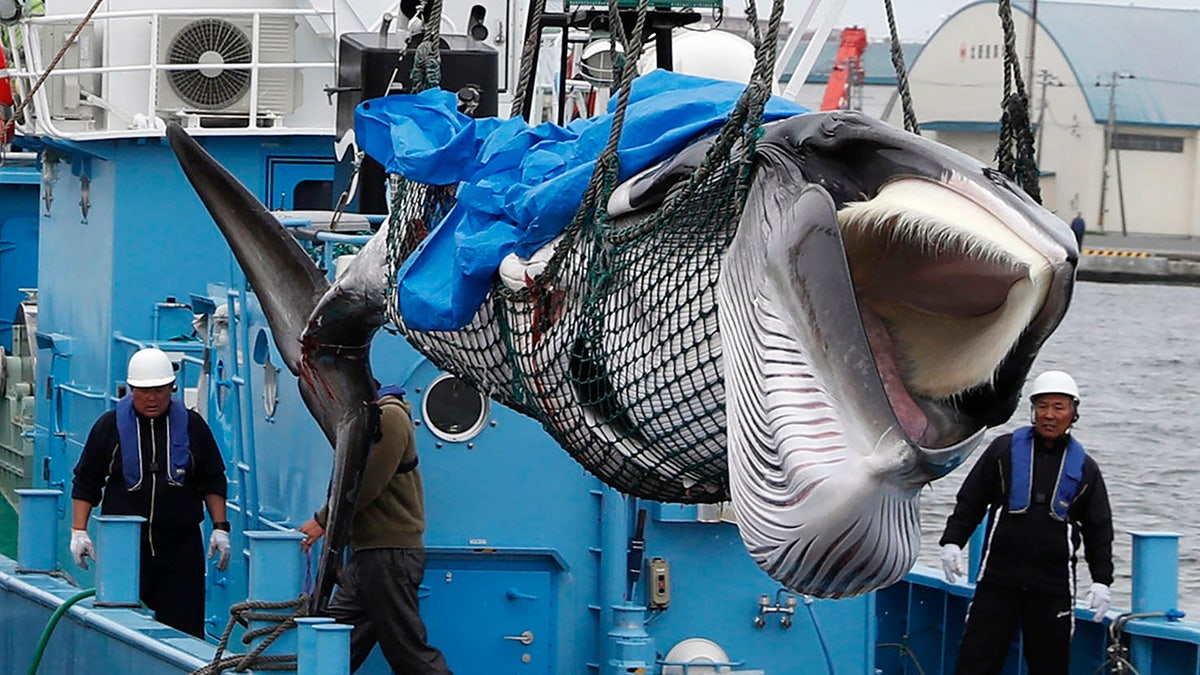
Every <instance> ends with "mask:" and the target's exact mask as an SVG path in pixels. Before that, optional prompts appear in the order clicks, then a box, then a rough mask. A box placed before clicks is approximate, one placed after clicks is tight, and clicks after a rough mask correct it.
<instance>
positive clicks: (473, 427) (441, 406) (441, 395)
mask: <svg viewBox="0 0 1200 675" xmlns="http://www.w3.org/2000/svg"><path fill="white" fill-rule="evenodd" d="M489 407H490V406H489V401H488V400H487V398H485V397H484V396H483V395H482V394H480V393H479V392H478V391H475V389H474V388H473V387H471V385H469V384H467V383H466V382H464V381H463V380H461V379H459V378H457V377H455V376H453V375H448V374H447V375H441V376H439V377H438V378H437V379H435V380H434V381H433V383H432V384H430V385H429V388H427V389H426V390H425V397H424V398H423V399H422V401H421V415H422V417H424V419H425V424H426V425H428V426H429V430H430V431H431V432H433V435H434V436H437V437H438V438H440V439H442V440H445V441H450V442H451V443H458V442H461V441H466V440H469V439H472V438H475V437H476V436H478V435H479V432H480V431H482V430H483V427H484V425H485V424H486V423H487V416H488V411H489Z"/></svg>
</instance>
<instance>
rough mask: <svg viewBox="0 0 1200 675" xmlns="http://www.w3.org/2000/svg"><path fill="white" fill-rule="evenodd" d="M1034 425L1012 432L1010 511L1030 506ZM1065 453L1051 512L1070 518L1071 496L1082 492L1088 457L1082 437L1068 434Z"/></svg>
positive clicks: (1051, 513) (1060, 518)
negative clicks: (1084, 466) (1080, 490)
mask: <svg viewBox="0 0 1200 675" xmlns="http://www.w3.org/2000/svg"><path fill="white" fill-rule="evenodd" d="M1033 442H1034V439H1033V427H1031V426H1024V427H1021V428H1020V429H1017V430H1016V431H1014V432H1013V435H1012V489H1011V490H1009V493H1008V512H1009V513H1024V512H1025V510H1026V509H1028V508H1029V498H1030V492H1031V491H1032V489H1033V485H1032V483H1033ZM1065 453H1066V456H1065V457H1064V458H1063V462H1062V465H1061V469H1060V473H1059V476H1058V480H1057V481H1056V483H1055V488H1054V501H1053V502H1051V504H1050V515H1052V516H1054V517H1055V518H1057V519H1059V520H1066V519H1067V509H1068V508H1069V507H1070V506H1071V500H1072V499H1075V494H1076V493H1077V492H1079V483H1080V482H1082V481H1083V460H1084V458H1085V457H1087V453H1085V452H1084V450H1083V446H1082V445H1080V444H1079V441H1077V440H1075V439H1074V438H1071V437H1070V436H1068V437H1067V449H1066V451H1065Z"/></svg>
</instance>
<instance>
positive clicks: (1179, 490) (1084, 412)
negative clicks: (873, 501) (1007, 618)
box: [920, 282, 1200, 621]
mask: <svg viewBox="0 0 1200 675" xmlns="http://www.w3.org/2000/svg"><path fill="white" fill-rule="evenodd" d="M1049 369H1061V370H1066V371H1068V372H1070V373H1072V374H1073V375H1074V376H1075V379H1076V380H1077V381H1078V383H1079V388H1080V397H1081V399H1082V403H1081V405H1080V410H1079V412H1080V420H1079V422H1078V423H1077V424H1076V426H1075V432H1074V433H1075V435H1076V438H1078V439H1079V440H1080V441H1081V442H1082V443H1083V445H1084V447H1085V448H1087V450H1088V452H1089V453H1090V454H1091V455H1092V456H1093V457H1095V459H1096V460H1097V461H1098V462H1099V464H1100V469H1101V471H1102V473H1103V475H1104V480H1105V483H1106V484H1107V486H1108V493H1109V498H1110V501H1111V502H1112V508H1113V525H1114V529H1115V531H1116V541H1115V543H1114V552H1113V553H1114V559H1115V560H1114V562H1115V564H1116V580H1115V583H1114V585H1113V605H1114V607H1117V608H1128V607H1129V592H1130V537H1129V534H1128V533H1129V532H1130V531H1157V532H1175V533H1177V534H1179V535H1181V537H1180V540H1179V595H1180V599H1179V608H1180V609H1181V610H1183V611H1185V612H1187V613H1188V618H1189V619H1191V620H1193V621H1194V620H1200V503H1198V500H1200V288H1197V287H1189V286H1152V285H1119V284H1098V283H1087V282H1081V283H1079V284H1077V285H1076V287H1075V296H1074V299H1073V301H1072V305H1071V309H1070V311H1068V312H1067V316H1066V318H1065V319H1064V321H1063V323H1062V325H1061V326H1059V328H1058V330H1057V331H1056V332H1055V334H1054V335H1053V336H1052V337H1051V338H1050V340H1049V341H1048V342H1047V344H1046V345H1045V347H1044V348H1043V349H1042V352H1041V354H1040V355H1039V357H1038V361H1037V363H1036V364H1035V365H1034V368H1033V371H1032V372H1031V377H1032V376H1036V375H1037V374H1038V373H1040V372H1041V371H1043V370H1049ZM1028 410H1029V409H1028V407H1027V406H1026V405H1022V407H1020V408H1018V409H1017V412H1016V414H1014V415H1013V419H1012V420H1011V422H1010V423H1009V424H1008V425H1006V426H1005V427H1003V428H1001V429H999V430H994V431H993V432H991V433H989V435H988V437H987V439H986V440H985V443H986V442H989V441H990V440H991V439H992V438H994V437H995V436H996V435H999V434H1000V433H1003V432H1004V431H1009V430H1012V429H1014V428H1016V427H1017V426H1020V425H1021V424H1025V423H1027V420H1028ZM982 447H983V446H981V448H980V452H981V451H982ZM976 456H978V452H977V455H976ZM974 461H975V457H972V458H971V459H968V460H967V463H966V464H965V465H964V466H963V467H960V468H959V469H958V470H956V471H955V472H954V473H952V474H950V475H949V476H947V477H946V478H944V479H942V480H940V481H937V482H936V483H934V484H933V485H931V486H930V487H929V488H927V489H926V491H925V493H924V495H923V497H922V505H921V524H922V553H921V558H920V562H921V564H925V565H929V566H933V567H937V568H938V569H940V567H941V565H940V563H939V561H938V553H939V549H938V545H937V541H938V538H939V536H940V535H941V531H942V528H943V527H944V526H945V523H946V516H948V515H949V514H950V512H951V511H952V510H953V508H954V495H955V493H956V492H957V491H958V486H959V484H960V483H961V482H962V480H963V479H964V478H965V477H966V474H967V472H968V470H969V468H970V466H971V465H973V464H974ZM1078 573H1079V576H1078V579H1079V586H1080V589H1081V592H1082V591H1086V589H1087V586H1088V584H1089V583H1090V577H1089V576H1088V573H1087V565H1086V563H1085V562H1084V561H1083V559H1082V556H1081V557H1080V563H1079V572H1078Z"/></svg>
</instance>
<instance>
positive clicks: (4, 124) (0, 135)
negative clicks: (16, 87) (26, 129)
mask: <svg viewBox="0 0 1200 675" xmlns="http://www.w3.org/2000/svg"><path fill="white" fill-rule="evenodd" d="M7 69H8V64H7V62H5V60H4V49H3V48H0V143H8V142H9V141H11V140H12V138H13V131H14V129H15V125H14V126H9V124H8V121H9V120H11V119H12V116H13V94H12V85H11V84H9V81H8V73H7Z"/></svg>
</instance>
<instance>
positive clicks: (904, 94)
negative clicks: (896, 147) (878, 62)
mask: <svg viewBox="0 0 1200 675" xmlns="http://www.w3.org/2000/svg"><path fill="white" fill-rule="evenodd" d="M883 7H884V9H886V10H887V20H888V30H889V31H891V34H892V67H893V68H895V69H896V91H897V92H898V93H899V94H900V106H901V107H902V108H903V110H904V128H905V129H907V130H908V131H911V132H912V133H914V134H917V135H920V133H921V125H920V124H919V123H918V122H917V113H916V112H914V111H913V102H912V92H911V91H910V90H909V86H908V69H907V68H906V67H905V66H904V51H903V50H902V49H901V48H900V33H899V32H898V31H897V30H896V15H895V13H894V12H893V11H892V0H883Z"/></svg>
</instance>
